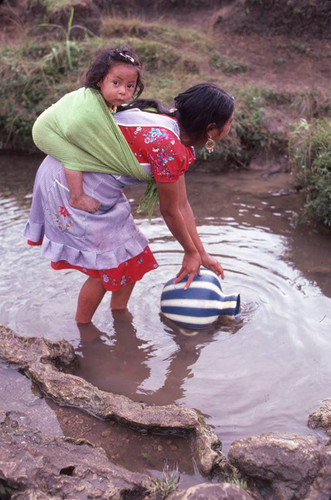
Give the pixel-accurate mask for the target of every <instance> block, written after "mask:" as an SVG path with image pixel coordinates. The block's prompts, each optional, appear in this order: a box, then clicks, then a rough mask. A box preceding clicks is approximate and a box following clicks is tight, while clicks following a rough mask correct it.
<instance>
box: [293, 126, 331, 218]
mask: <svg viewBox="0 0 331 500" xmlns="http://www.w3.org/2000/svg"><path fill="white" fill-rule="evenodd" d="M289 159H290V164H291V166H292V170H293V173H294V175H295V178H296V180H297V182H298V183H299V184H300V186H302V187H303V188H304V189H305V191H306V203H305V215H306V216H307V217H308V218H309V219H313V220H316V221H319V222H322V223H323V224H324V225H326V226H328V227H331V124H330V121H328V120H312V121H311V122H310V123H308V122H307V120H304V119H302V120H300V121H299V123H297V125H296V127H295V128H294V131H293V134H292V136H291V138H290V141H289Z"/></svg>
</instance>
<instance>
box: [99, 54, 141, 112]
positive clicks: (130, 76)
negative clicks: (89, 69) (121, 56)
mask: <svg viewBox="0 0 331 500" xmlns="http://www.w3.org/2000/svg"><path fill="white" fill-rule="evenodd" d="M136 85H137V69H136V68H135V67H134V66H131V65H130V64H126V63H118V64H115V66H113V67H112V68H111V69H110V70H109V71H108V73H107V75H106V76H105V77H104V79H103V80H101V81H100V82H99V83H98V87H99V88H100V91H101V94H102V95H103V98H104V99H105V101H106V102H107V104H108V106H120V105H121V104H126V103H128V102H129V101H130V99H131V97H132V94H133V93H134V91H135V88H136Z"/></svg>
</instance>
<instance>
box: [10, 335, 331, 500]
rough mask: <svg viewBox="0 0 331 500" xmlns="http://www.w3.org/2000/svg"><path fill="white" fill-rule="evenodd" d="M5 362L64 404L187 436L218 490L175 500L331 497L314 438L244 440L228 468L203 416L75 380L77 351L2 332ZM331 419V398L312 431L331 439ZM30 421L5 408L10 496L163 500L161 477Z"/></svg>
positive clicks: (329, 475) (329, 462)
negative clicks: (156, 486)
mask: <svg viewBox="0 0 331 500" xmlns="http://www.w3.org/2000/svg"><path fill="white" fill-rule="evenodd" d="M0 359H2V360H4V361H5V362H6V363H7V364H9V365H10V366H11V367H15V368H16V369H18V370H19V371H20V372H22V373H24V374H25V375H26V376H28V377H29V378H30V379H31V380H32V381H33V382H34V383H35V384H37V386H38V387H39V388H40V389H41V391H42V392H43V393H44V394H46V395H47V396H48V397H50V398H52V400H54V401H55V402H56V403H58V404H60V405H63V406H72V407H76V408H77V409H78V410H83V411H85V412H88V413H90V414H92V415H94V416H96V417H99V418H101V419H105V420H113V421H117V422H120V423H122V424H125V425H128V426H130V427H134V428H136V429H139V430H142V429H143V430H149V431H151V432H154V431H155V432H157V433H159V432H166V433H167V432H170V433H174V432H175V433H176V432H179V433H184V435H185V436H186V437H187V438H188V439H189V440H190V441H191V442H192V443H193V448H194V452H195V460H196V463H197V465H198V467H199V470H200V472H201V474H202V475H205V476H207V477H208V478H214V480H216V479H217V480H218V482H217V483H209V482H207V481H206V483H202V484H199V485H196V486H192V487H190V488H188V489H186V490H178V491H176V492H174V493H172V494H171V495H170V496H169V497H168V498H170V499H171V500H180V499H183V500H184V499H187V500H198V499H203V500H208V499H233V500H236V499H238V500H245V499H249V498H255V499H258V500H259V499H266V498H267V499H268V500H297V499H305V500H329V499H330V498H331V447H330V446H328V445H325V444H324V443H323V442H322V441H321V440H320V439H319V438H317V437H315V436H313V435H308V436H301V435H296V434H284V433H272V432H271V433H268V434H263V435H260V436H253V437H249V438H245V439H239V440H236V441H235V442H234V443H232V445H231V447H230V450H229V460H227V459H226V457H225V456H224V455H223V454H222V452H221V442H220V440H219V439H218V438H217V436H216V435H215V434H214V433H213V431H212V430H211V429H210V428H209V426H207V425H206V423H205V422H204V421H203V419H202V417H201V416H200V415H199V413H198V412H196V411H195V410H190V409H187V408H181V407H179V406H176V405H167V406H146V405H142V404H140V403H135V402H133V401H131V400H130V399H129V398H127V397H124V396H120V395H116V394H111V393H109V392H104V391H101V390H99V389H98V388H96V387H94V386H93V385H92V384H90V383H88V382H86V381H85V380H83V379H81V378H80V377H77V376H74V375H71V374H70V373H67V372H68V371H69V369H70V367H71V365H72V363H73V362H74V360H75V352H74V349H73V347H72V346H71V344H69V343H68V342H67V341H65V340H62V341H59V342H52V341H49V340H47V339H44V338H24V337H19V336H17V335H15V334H14V333H13V332H12V331H11V330H10V329H7V328H5V327H2V326H0ZM330 420H331V408H330V400H325V401H323V405H322V406H321V408H320V409H319V410H317V411H316V412H314V413H313V414H311V415H310V416H309V419H308V425H309V426H310V427H312V428H317V427H322V428H324V429H326V430H327V432H328V431H329V430H330ZM26 422H27V420H26V419H25V418H20V416H19V415H18V414H17V412H10V411H5V410H4V409H2V411H1V410H0V449H1V456H0V497H1V498H5V499H7V498H11V499H13V500H17V499H24V500H44V499H46V498H54V499H57V498H75V499H77V500H79V499H85V498H100V499H110V498H135V499H145V498H150V499H151V500H152V499H153V500H154V499H156V498H162V495H161V496H160V495H159V494H156V495H155V494H153V495H151V493H150V487H151V484H152V478H151V477H149V476H148V475H146V474H143V473H134V472H130V471H128V470H126V469H125V468H123V467H119V466H117V465H114V464H112V463H111V462H110V461H109V459H108V458H107V455H106V453H105V451H104V450H103V449H102V448H99V447H95V446H93V445H91V444H90V443H89V442H87V441H86V440H79V439H72V438H65V437H59V436H49V435H47V433H42V432H40V431H39V430H36V429H35V428H32V427H30V426H29V425H27V424H26Z"/></svg>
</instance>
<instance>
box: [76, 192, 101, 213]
mask: <svg viewBox="0 0 331 500" xmlns="http://www.w3.org/2000/svg"><path fill="white" fill-rule="evenodd" d="M69 203H70V205H71V206H72V207H73V208H77V209H78V210H85V212H90V213H91V214H93V213H94V212H96V211H97V210H99V208H100V202H99V201H98V200H95V199H94V198H91V197H90V196H87V195H86V194H82V195H81V196H77V197H71V198H70V199H69Z"/></svg>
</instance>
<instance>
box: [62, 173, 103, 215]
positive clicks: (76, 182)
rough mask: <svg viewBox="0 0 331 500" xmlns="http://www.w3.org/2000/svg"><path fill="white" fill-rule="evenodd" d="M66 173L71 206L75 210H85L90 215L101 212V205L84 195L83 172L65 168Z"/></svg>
mask: <svg viewBox="0 0 331 500" xmlns="http://www.w3.org/2000/svg"><path fill="white" fill-rule="evenodd" d="M64 172H65V176H66V181H67V184H68V188H69V191H70V199H69V203H70V205H71V206H72V207H74V208H78V210H85V211H86V212H90V213H94V212H96V211H97V210H99V207H100V203H99V202H98V201H97V200H95V199H94V198H91V197H90V196H87V195H86V194H85V193H84V190H83V172H80V171H78V170H71V169H69V168H65V169H64Z"/></svg>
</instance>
